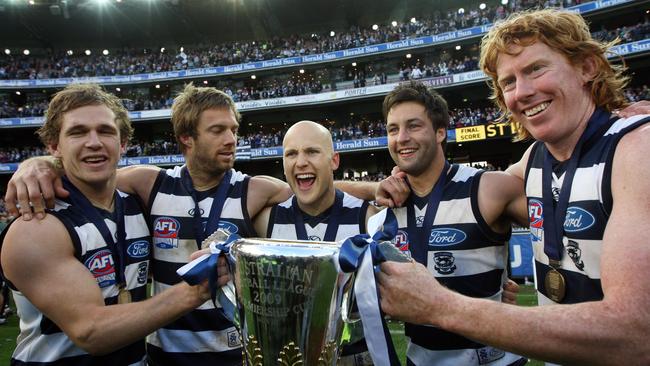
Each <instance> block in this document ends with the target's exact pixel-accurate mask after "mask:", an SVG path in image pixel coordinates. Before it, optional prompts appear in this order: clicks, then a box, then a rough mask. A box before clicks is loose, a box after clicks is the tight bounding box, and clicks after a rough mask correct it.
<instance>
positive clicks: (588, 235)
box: [380, 10, 650, 365]
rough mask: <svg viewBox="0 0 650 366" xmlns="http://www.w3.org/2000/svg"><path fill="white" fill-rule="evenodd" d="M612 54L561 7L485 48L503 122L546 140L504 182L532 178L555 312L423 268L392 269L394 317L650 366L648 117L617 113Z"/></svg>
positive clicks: (533, 349) (559, 358)
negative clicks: (459, 289) (455, 286)
mask: <svg viewBox="0 0 650 366" xmlns="http://www.w3.org/2000/svg"><path fill="white" fill-rule="evenodd" d="M611 46H612V44H603V43H600V42H598V41H596V40H594V39H593V38H592V37H591V34H590V33H589V27H588V26H587V24H586V23H585V21H584V19H582V17H580V15H577V14H574V13H570V12H562V11H558V10H541V11H534V12H526V13H520V14H515V15H513V16H511V17H510V18H509V19H508V20H506V21H503V22H500V23H498V24H497V25H495V26H494V27H492V28H491V29H490V31H489V33H488V34H487V35H486V37H485V38H484V39H483V43H482V45H481V67H482V69H483V71H485V73H486V74H487V75H488V76H489V77H490V80H491V87H492V91H493V96H494V99H495V100H496V102H497V104H498V105H499V107H500V108H501V110H502V112H503V115H504V117H505V118H506V119H508V120H510V121H516V122H519V124H520V126H521V130H520V131H519V135H520V137H522V138H523V137H533V138H535V139H537V140H538V141H537V142H536V143H534V144H533V145H532V146H531V148H530V149H529V150H528V151H527V152H526V153H525V154H524V157H523V158H522V160H521V161H520V162H518V163H517V164H515V165H513V166H512V167H511V168H510V169H509V171H510V172H511V173H512V174H514V175H517V176H519V177H521V178H525V188H526V195H527V197H528V212H529V216H530V217H529V219H530V226H531V233H532V234H533V235H532V238H533V249H534V256H535V274H536V286H537V289H538V294H539V296H538V298H539V303H540V305H548V306H539V307H534V308H522V307H508V306H503V305H501V304H499V303H496V302H490V301H484V300H481V299H474V298H470V297H467V296H462V295H460V294H458V293H454V292H452V291H449V290H447V289H446V288H444V287H442V286H440V284H439V283H438V282H437V281H435V280H434V279H433V278H432V277H431V276H430V275H428V273H427V271H426V269H425V268H424V267H422V266H419V265H413V264H406V265H404V264H395V263H388V264H384V265H382V275H381V276H380V277H381V283H382V295H384V297H383V300H384V301H383V302H382V307H383V309H384V310H385V311H386V312H387V313H389V314H392V315H394V316H396V317H398V318H402V319H406V320H409V321H413V322H417V323H423V324H431V325H434V326H436V327H440V328H442V329H446V330H450V331H453V332H456V333H459V334H462V335H463V336H466V337H468V338H471V339H474V340H476V341H479V342H483V343H486V344H490V345H493V346H496V347H499V348H503V349H507V350H511V351H513V352H516V353H520V354H525V355H528V356H531V357H534V358H537V359H543V360H548V361H551V362H558V363H563V364H589V365H600V364H603V365H615V364H626V365H647V364H649V363H650V345H649V343H648V342H647V338H648V336H650V312H649V311H648V310H647V309H648V307H649V306H650V282H649V281H648V280H647V278H648V277H647V276H649V275H650V266H648V263H650V248H649V247H648V245H647V244H648V243H647V241H648V240H647V238H648V237H650V225H648V223H647V217H648V216H650V195H648V193H649V192H650V171H649V170H648V169H646V168H640V167H641V166H642V164H644V162H645V161H646V160H647V158H648V156H650V125H649V124H648V122H650V118H649V117H648V116H647V115H646V116H636V117H631V118H617V117H615V116H613V115H612V114H611V113H612V111H614V110H615V109H618V108H620V107H622V106H624V104H625V99H624V95H623V87H624V86H625V85H626V83H627V79H626V78H625V77H624V76H623V75H622V69H621V68H620V67H616V66H613V65H611V64H610V63H609V61H608V60H607V58H606V52H607V51H608V49H609V47H611ZM424 288H426V289H427V291H423V290H422V289H424ZM404 304H409V306H405V305H404ZM414 308H416V309H421V311H413V309H414Z"/></svg>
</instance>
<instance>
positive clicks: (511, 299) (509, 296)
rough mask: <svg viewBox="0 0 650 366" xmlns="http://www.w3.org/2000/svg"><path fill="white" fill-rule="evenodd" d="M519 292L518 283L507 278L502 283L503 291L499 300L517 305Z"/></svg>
mask: <svg viewBox="0 0 650 366" xmlns="http://www.w3.org/2000/svg"><path fill="white" fill-rule="evenodd" d="M518 294H519V285H518V284H517V282H515V281H513V280H511V279H508V281H507V282H506V283H504V284H503V292H502V293H501V302H502V303H504V304H510V305H517V295H518Z"/></svg>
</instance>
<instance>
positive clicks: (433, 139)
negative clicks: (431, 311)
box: [380, 81, 526, 366]
mask: <svg viewBox="0 0 650 366" xmlns="http://www.w3.org/2000/svg"><path fill="white" fill-rule="evenodd" d="M383 113H384V117H385V118H386V131H387V132H388V151H389V153H390V155H391V157H392V158H393V160H394V161H395V164H396V165H397V166H398V167H399V169H400V170H401V172H402V173H404V174H405V175H406V177H405V179H406V180H405V181H402V180H401V178H398V177H396V176H392V177H389V178H387V179H386V180H385V181H384V182H382V184H391V185H394V186H397V187H399V186H402V187H404V188H405V189H408V188H409V187H410V190H411V193H410V196H409V197H408V200H407V201H406V202H405V204H404V206H402V207H399V208H393V211H394V213H395V216H396V217H397V221H398V226H399V231H398V234H397V237H396V239H395V244H396V245H397V246H398V247H399V248H400V249H402V250H403V251H405V252H408V253H410V255H411V256H412V258H413V259H414V260H415V261H416V262H417V263H421V264H422V265H423V266H422V267H421V268H422V269H423V271H426V273H427V275H428V276H429V278H430V279H433V278H434V277H435V278H437V279H438V281H440V282H442V283H443V284H444V285H445V286H446V287H447V288H449V289H451V290H453V291H456V292H457V293H461V294H464V295H466V296H471V297H474V298H483V299H486V300H488V301H491V302H498V301H499V300H501V294H502V292H501V287H502V285H505V284H506V283H507V277H506V276H507V273H506V270H505V269H506V264H507V261H508V246H507V240H508V238H509V236H510V223H511V222H512V221H515V222H517V223H519V224H520V225H521V224H525V222H526V203H525V196H524V191H523V187H522V182H521V180H520V179H518V178H516V177H513V176H511V175H509V174H506V173H503V172H483V171H481V170H478V169H474V168H470V167H466V166H463V165H458V164H449V163H448V162H447V161H446V159H445V156H444V150H443V145H444V143H445V139H446V137H447V126H448V124H449V111H448V109H447V102H446V101H445V100H444V99H443V98H442V96H440V95H439V94H438V93H436V92H435V91H433V90H429V89H428V88H427V87H426V86H425V85H424V84H422V83H419V82H413V81H412V82H406V83H403V84H401V85H399V86H397V87H396V88H395V89H394V90H393V91H391V92H390V93H389V94H388V95H387V96H386V98H384V103H383ZM407 182H408V186H407ZM408 266H412V264H408ZM424 266H426V268H425V267H424ZM380 278H381V277H380ZM402 280H404V279H402ZM384 284H385V283H384ZM380 285H381V284H380ZM394 285H395V286H411V290H412V291H418V292H422V293H428V292H429V289H428V288H426V287H422V286H413V283H411V282H405V283H403V284H401V285H399V284H397V283H395V284H394ZM380 288H381V287H380ZM387 295H391V294H385V293H382V296H385V297H387V298H388V300H389V301H395V302H399V303H400V304H401V306H402V307H403V308H404V309H405V310H404V311H408V312H409V313H413V314H416V313H419V309H418V307H417V304H416V303H412V302H409V301H408V299H406V298H405V299H399V298H397V297H392V296H390V297H389V296H387ZM384 302H385V300H382V305H383V304H384ZM406 309H409V310H406ZM411 319H413V318H407V319H406V320H411ZM415 320H417V319H415ZM405 334H406V336H407V337H408V339H409V344H408V349H407V355H406V356H407V360H408V364H409V365H477V366H478V365H504V366H505V365H519V364H523V363H525V362H526V360H525V359H524V358H522V357H521V356H518V355H516V354H513V353H508V352H504V351H503V350H500V349H498V348H495V347H492V346H489V345H486V344H483V343H481V342H477V341H476V340H474V339H470V338H466V337H463V336H462V335H460V334H457V333H454V332H450V331H447V330H444V329H440V328H435V327H431V326H428V325H427V324H423V323H421V322H419V321H409V322H407V323H405Z"/></svg>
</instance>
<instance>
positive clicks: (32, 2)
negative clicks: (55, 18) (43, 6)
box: [28, 0, 36, 5]
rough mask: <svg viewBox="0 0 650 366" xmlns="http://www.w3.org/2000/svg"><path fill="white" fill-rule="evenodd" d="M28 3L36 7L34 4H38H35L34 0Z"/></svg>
mask: <svg viewBox="0 0 650 366" xmlns="http://www.w3.org/2000/svg"><path fill="white" fill-rule="evenodd" d="M28 3H29V5H34V4H36V2H34V0H29V1H28Z"/></svg>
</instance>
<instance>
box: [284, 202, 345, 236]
mask: <svg viewBox="0 0 650 366" xmlns="http://www.w3.org/2000/svg"><path fill="white" fill-rule="evenodd" d="M291 206H292V207H293V214H294V219H295V222H294V225H295V227H296V237H297V238H298V240H309V237H308V236H307V229H306V228H305V225H307V224H306V223H305V222H304V218H303V215H302V210H300V207H299V206H298V198H296V196H293V200H292V201H291ZM341 207H343V192H341V191H339V190H338V189H337V190H336V193H335V198H334V205H333V206H332V212H330V215H329V217H328V218H327V229H326V230H325V237H323V241H336V234H337V233H338V231H339V215H340V212H341Z"/></svg>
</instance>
